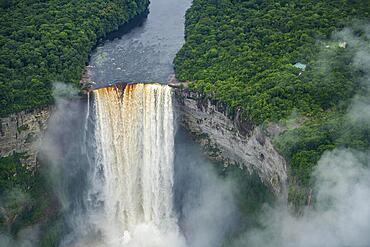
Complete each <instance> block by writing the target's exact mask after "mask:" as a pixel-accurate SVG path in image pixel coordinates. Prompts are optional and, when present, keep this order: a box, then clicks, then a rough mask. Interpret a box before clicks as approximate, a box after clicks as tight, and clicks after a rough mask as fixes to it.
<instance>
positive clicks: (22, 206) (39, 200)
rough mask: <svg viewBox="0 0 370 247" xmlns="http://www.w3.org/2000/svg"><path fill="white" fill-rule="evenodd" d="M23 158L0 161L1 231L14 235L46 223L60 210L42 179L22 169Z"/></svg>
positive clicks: (14, 156) (1, 159) (5, 158)
mask: <svg viewBox="0 0 370 247" xmlns="http://www.w3.org/2000/svg"><path fill="white" fill-rule="evenodd" d="M23 156H24V155H23V154H18V153H15V154H13V155H10V156H8V157H2V158H0V167H1V170H0V198H1V200H0V201H1V205H0V209H1V211H0V231H9V232H10V233H12V234H16V233H17V232H18V230H19V229H20V228H21V227H24V226H27V225H32V224H35V223H36V222H40V221H42V220H43V219H46V218H47V217H48V215H49V214H53V213H55V210H56V208H57V207H58V205H57V202H56V200H55V199H54V197H53V195H52V192H51V191H48V190H47V188H48V186H46V185H47V184H46V181H45V180H44V178H43V176H42V175H41V174H40V173H39V172H38V171H37V172H33V171H31V170H30V169H28V168H27V167H25V166H23V165H22V163H21V159H22V158H24V157H23Z"/></svg>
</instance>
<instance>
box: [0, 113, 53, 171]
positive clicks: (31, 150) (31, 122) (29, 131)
mask: <svg viewBox="0 0 370 247" xmlns="http://www.w3.org/2000/svg"><path fill="white" fill-rule="evenodd" d="M50 113H51V106H50V107H44V108H40V109H35V110H32V111H22V112H19V113H16V114H12V115H10V116H8V117H4V118H0V157H4V156H8V155H11V154H12V153H13V152H16V153H24V154H25V156H24V159H23V160H22V164H23V165H26V166H27V168H29V169H34V168H35V167H36V155H37V150H38V140H39V139H40V137H41V134H42V133H43V131H44V130H45V129H46V125H47V120H48V118H49V116H50Z"/></svg>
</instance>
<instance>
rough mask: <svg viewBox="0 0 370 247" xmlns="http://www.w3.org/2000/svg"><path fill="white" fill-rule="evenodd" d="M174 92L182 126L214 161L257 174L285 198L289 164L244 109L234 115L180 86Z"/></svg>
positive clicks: (202, 96)
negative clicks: (246, 117)
mask: <svg viewBox="0 0 370 247" xmlns="http://www.w3.org/2000/svg"><path fill="white" fill-rule="evenodd" d="M174 92H175V97H176V99H177V108H178V109H179V115H178V117H179V118H180V123H181V124H182V125H183V126H184V127H185V128H186V129H187V130H188V131H189V132H190V133H191V134H192V135H193V136H194V137H195V140H196V141H197V142H199V143H200V144H201V146H202V147H203V149H204V151H205V153H206V154H207V155H208V156H209V157H210V158H211V159H212V160H214V161H216V162H221V163H223V164H224V165H225V166H228V165H237V166H239V167H240V168H241V169H247V170H248V171H249V172H250V173H252V172H257V174H258V176H259V177H260V179H261V181H262V182H263V183H264V184H265V185H267V187H268V188H269V189H270V190H271V191H272V192H273V193H274V194H275V195H285V193H286V191H285V187H286V186H285V184H286V180H287V174H286V171H287V168H286V161H285V160H284V158H283V157H282V156H281V155H280V154H279V153H278V152H277V151H276V150H275V148H274V146H273V145H272V143H271V139H270V137H269V135H268V133H265V131H263V130H262V128H261V127H259V126H255V125H254V124H252V123H251V121H248V120H247V119H243V118H242V114H241V110H238V111H236V112H234V113H230V112H229V109H228V107H227V106H225V105H223V104H221V103H219V102H216V101H211V100H209V99H206V98H205V97H204V95H202V94H200V93H196V92H192V91H191V90H189V89H186V88H181V87H177V88H175V89H174Z"/></svg>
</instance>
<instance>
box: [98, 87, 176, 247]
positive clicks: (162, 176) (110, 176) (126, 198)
mask: <svg viewBox="0 0 370 247" xmlns="http://www.w3.org/2000/svg"><path fill="white" fill-rule="evenodd" d="M94 102H95V105H94V106H95V114H96V116H95V117H96V124H95V142H96V143H95V145H96V157H97V158H96V161H95V163H96V164H95V167H96V169H97V170H101V171H102V172H101V174H102V175H101V176H102V178H101V181H102V182H100V184H101V187H102V188H101V194H102V195H101V197H102V199H101V200H102V201H103V203H102V205H103V206H102V211H103V212H102V214H103V217H102V218H104V222H101V223H100V224H101V225H102V228H103V235H104V238H105V241H106V242H108V243H111V244H112V245H113V246H116V244H117V246H122V244H127V245H128V246H168V239H167V240H164V239H163V236H166V237H168V236H169V235H171V237H170V238H174V236H175V235H176V236H177V235H178V230H177V223H176V218H175V217H174V214H173V205H172V204H173V202H172V201H173V191H172V187H173V173H174V171H173V159H174V115H173V109H172V107H173V106H172V93H171V89H170V87H168V86H164V85H160V84H134V85H127V86H126V88H125V90H124V92H121V90H120V89H118V88H116V87H108V88H102V89H99V90H96V91H94ZM148 232H150V233H148ZM135 234H136V235H138V237H139V238H140V239H135ZM143 234H144V235H143ZM149 235H150V236H152V237H150V236H149ZM150 238H151V239H150ZM146 239H148V240H146ZM149 239H150V240H149ZM135 241H136V242H135ZM145 241H150V244H149V245H146V244H145ZM135 243H138V244H135ZM173 246H174V245H173ZM177 246H178V245H177Z"/></svg>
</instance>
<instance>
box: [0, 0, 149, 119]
mask: <svg viewBox="0 0 370 247" xmlns="http://www.w3.org/2000/svg"><path fill="white" fill-rule="evenodd" d="M148 4H149V1H148V0H122V1H120V0H109V1H106V0H78V1H77V0H72V1H67V0H50V1H48V0H0V16H1V18H0V106H1V107H0V116H5V115H8V114H10V113H13V112H18V111H21V110H25V109H33V108H35V107H39V106H43V105H47V104H50V103H51V102H52V97H51V85H52V83H53V82H55V81H59V82H66V83H78V81H79V79H80V77H81V73H82V70H83V67H84V65H85V63H86V62H87V60H88V55H89V52H90V51H91V49H92V48H93V46H94V45H95V44H96V43H97V41H98V40H99V39H100V38H103V37H104V36H105V35H106V34H107V33H108V32H110V31H113V30H116V29H117V28H118V26H119V25H121V24H123V23H125V22H127V21H128V20H130V19H131V18H132V17H134V16H135V15H138V14H140V13H142V12H143V11H144V10H146V9H147V7H148Z"/></svg>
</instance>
